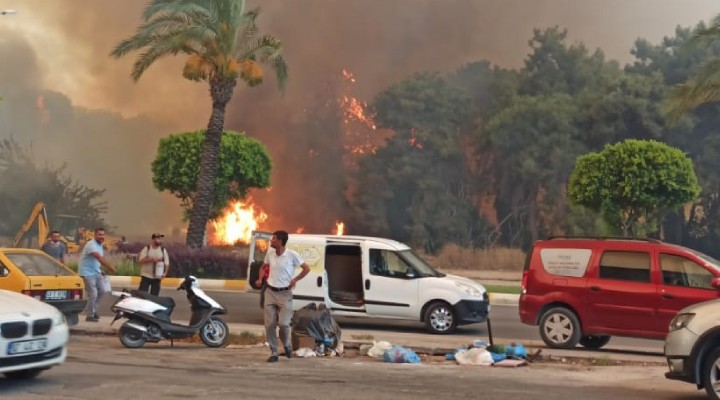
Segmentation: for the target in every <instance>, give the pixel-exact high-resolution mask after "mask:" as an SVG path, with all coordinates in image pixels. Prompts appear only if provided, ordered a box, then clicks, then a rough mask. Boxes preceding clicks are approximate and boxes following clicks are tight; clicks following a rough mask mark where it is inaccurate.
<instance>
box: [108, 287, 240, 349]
mask: <svg viewBox="0 0 720 400" xmlns="http://www.w3.org/2000/svg"><path fill="white" fill-rule="evenodd" d="M177 290H185V291H186V292H187V298H188V301H190V306H191V309H192V316H191V317H190V324H189V325H179V324H175V323H173V322H171V321H170V314H172V311H173V308H175V300H173V298H172V297H158V296H153V295H151V294H148V293H146V292H140V291H137V290H131V291H129V292H112V294H113V295H114V296H117V297H119V298H120V299H118V301H116V302H115V304H113V306H112V308H111V309H112V311H113V312H114V313H115V319H113V321H112V323H115V321H117V320H118V319H120V318H126V319H127V321H125V323H124V324H123V325H122V326H121V327H120V332H119V334H120V342H121V343H122V344H123V345H124V346H125V347H129V348H133V349H134V348H139V347H142V346H143V345H144V344H145V342H159V341H160V340H162V339H170V342H171V345H172V344H173V342H172V341H173V339H182V338H188V337H192V336H194V335H195V334H196V333H199V335H200V340H202V342H203V343H205V345H206V346H208V347H224V346H226V345H227V342H228V340H229V338H230V335H229V333H230V332H229V329H228V326H227V324H226V323H225V321H223V320H222V319H220V318H219V317H217V315H218V314H226V313H227V309H225V307H223V306H222V305H220V304H219V303H218V302H216V301H215V300H213V299H212V298H211V297H210V296H208V295H207V294H205V292H204V291H203V290H202V289H200V287H199V285H198V280H197V278H195V277H194V276H187V277H185V280H184V281H183V282H182V283H181V284H180V286H179V287H178V288H177ZM112 323H111V325H112Z"/></svg>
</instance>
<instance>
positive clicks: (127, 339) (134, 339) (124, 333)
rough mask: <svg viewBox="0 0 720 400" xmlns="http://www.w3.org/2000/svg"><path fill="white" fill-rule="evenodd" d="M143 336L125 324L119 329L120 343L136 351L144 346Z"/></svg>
mask: <svg viewBox="0 0 720 400" xmlns="http://www.w3.org/2000/svg"><path fill="white" fill-rule="evenodd" d="M145 341H146V339H145V335H143V333H142V332H138V330H137V329H135V328H131V327H129V326H127V323H125V324H123V326H121V327H120V343H122V344H123V346H125V347H127V348H130V349H138V348H140V347H143V345H144V344H145Z"/></svg>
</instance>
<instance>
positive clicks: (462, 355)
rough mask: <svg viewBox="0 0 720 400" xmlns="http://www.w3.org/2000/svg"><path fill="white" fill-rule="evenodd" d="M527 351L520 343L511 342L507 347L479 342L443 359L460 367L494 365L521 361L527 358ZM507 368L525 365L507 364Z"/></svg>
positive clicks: (459, 349) (456, 350)
mask: <svg viewBox="0 0 720 400" xmlns="http://www.w3.org/2000/svg"><path fill="white" fill-rule="evenodd" d="M527 355H528V354H527V350H526V349H525V347H524V346H523V345H522V344H520V343H515V342H511V343H510V344H509V345H507V346H504V345H489V346H488V344H487V343H486V342H484V341H481V340H476V341H475V342H473V344H472V346H470V347H469V348H466V347H462V348H458V349H455V351H454V352H453V353H448V354H446V355H445V358H446V359H448V360H455V361H456V362H457V363H458V364H461V365H484V366H489V365H496V364H499V363H503V362H504V361H505V360H512V361H517V360H522V361H524V360H525V359H526V358H527ZM505 364H507V365H508V366H520V365H525V363H524V362H521V363H517V362H507V363H505Z"/></svg>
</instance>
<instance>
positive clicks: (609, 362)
mask: <svg viewBox="0 0 720 400" xmlns="http://www.w3.org/2000/svg"><path fill="white" fill-rule="evenodd" d="M591 363H592V364H593V365H595V366H598V367H611V366H613V365H617V362H615V360H613V359H612V358H610V357H608V356H604V357H598V358H594V359H592V361H591Z"/></svg>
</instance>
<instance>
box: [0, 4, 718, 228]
mask: <svg viewBox="0 0 720 400" xmlns="http://www.w3.org/2000/svg"><path fill="white" fill-rule="evenodd" d="M145 4H146V1H145V0H125V1H115V0H54V1H47V0H16V1H10V0H0V8H14V9H17V10H18V14H17V15H15V16H6V17H0V59H2V60H3V67H2V72H1V74H2V75H0V96H2V97H3V98H4V100H3V101H2V103H0V136H2V135H9V134H13V135H14V136H15V137H16V138H23V139H24V140H27V141H32V142H33V143H34V145H35V148H36V149H40V148H42V149H43V151H42V153H40V154H39V155H41V156H44V157H47V160H49V161H52V162H55V163H58V162H67V164H68V171H69V172H71V173H72V174H73V176H74V177H76V178H77V179H78V180H80V182H81V183H82V184H85V185H89V186H94V187H100V188H107V190H108V192H107V200H108V202H109V214H108V220H109V221H110V223H111V224H114V225H117V226H118V228H119V231H121V232H124V233H128V234H133V233H143V234H145V233H147V232H148V231H156V230H161V229H171V228H172V227H178V226H181V225H182V223H181V221H180V216H181V212H180V208H179V205H178V201H176V200H175V199H174V198H172V197H171V196H169V195H165V194H158V193H157V192H156V191H155V189H153V187H152V184H151V182H150V171H149V164H150V162H151V160H152V158H153V155H154V152H155V149H156V147H157V141H158V139H159V138H160V137H162V136H165V135H167V134H169V133H177V132H182V131H189V130H196V129H199V128H203V127H205V126H206V124H207V119H208V117H209V112H210V101H209V97H208V93H207V86H206V84H199V83H193V82H189V81H187V80H184V79H182V77H181V75H180V74H181V71H182V63H183V61H184V60H183V59H182V58H180V57H177V58H168V59H164V60H161V61H160V62H158V63H157V64H156V65H154V66H152V67H151V68H150V69H149V70H148V71H147V72H146V75H145V76H143V78H142V79H141V80H140V81H139V82H137V83H133V82H132V80H131V79H130V78H129V73H130V70H131V65H132V62H133V61H134V58H133V56H134V55H131V56H130V57H127V58H124V59H121V60H114V59H112V58H110V57H109V56H108V53H109V52H110V50H111V49H112V48H113V46H114V45H116V44H117V43H118V41H120V40H121V39H124V38H126V37H128V36H129V35H131V34H132V33H133V32H134V30H135V28H136V27H137V26H138V25H139V23H140V14H141V13H142V10H143V8H144V5H145ZM254 5H260V6H261V7H262V10H263V13H262V15H261V16H260V18H259V20H258V23H259V26H260V28H261V31H262V32H263V33H269V34H272V35H274V36H276V37H278V38H280V39H281V40H282V41H283V43H284V45H285V49H286V50H285V56H286V59H287V61H288V64H289V66H290V80H289V81H288V86H287V90H286V93H285V94H284V95H281V94H280V93H279V92H278V90H277V87H276V82H275V80H274V79H273V78H268V79H267V82H266V83H265V84H264V85H262V86H260V87H258V88H252V89H250V88H247V87H243V86H241V85H238V88H237V89H236V92H235V97H234V99H233V101H232V103H231V104H230V105H229V107H228V110H227V127H228V128H229V129H234V130H240V131H245V132H247V134H248V135H250V136H254V137H257V138H259V139H260V140H261V141H262V142H263V143H265V144H266V145H267V146H268V147H269V149H270V153H271V156H272V158H273V160H274V164H275V168H274V172H273V177H272V184H273V188H272V191H269V192H266V191H261V192H260V193H257V194H256V195H255V197H256V200H257V203H258V204H259V206H260V207H262V208H263V209H265V210H266V211H267V212H268V214H269V215H270V218H269V223H270V224H272V225H273V226H270V227H268V229H280V228H286V229H288V230H292V229H294V228H295V227H298V226H305V227H306V228H307V230H306V231H318V232H330V231H331V229H332V228H333V225H332V222H333V221H334V220H336V219H343V215H342V214H343V212H344V210H345V208H344V207H345V206H344V201H343V193H342V188H343V187H344V182H343V179H344V171H343V168H344V166H343V165H342V160H341V158H340V157H338V152H339V151H341V143H342V138H341V136H342V134H343V132H344V130H345V129H347V127H344V126H343V125H342V119H341V118H339V113H340V110H338V109H337V102H336V99H337V96H338V95H339V94H340V93H341V87H340V84H339V82H340V79H341V71H342V69H343V68H345V69H347V70H349V71H352V72H353V73H354V74H355V77H356V78H357V83H356V84H355V85H353V88H352V90H353V91H354V93H353V94H352V95H353V96H357V97H358V98H360V99H361V100H365V101H369V100H371V99H372V97H373V96H374V95H375V94H376V93H377V92H378V91H380V90H382V89H383V88H385V87H387V86H388V85H390V84H392V83H394V82H397V81H399V80H401V79H403V78H404V77H406V76H408V75H410V74H412V73H414V72H418V71H428V70H431V71H452V70H455V69H457V68H459V67H461V66H462V65H464V64H466V63H468V62H472V61H477V60H480V59H489V60H490V61H491V62H493V63H494V64H498V65H501V66H505V67H518V66H520V65H521V64H522V61H523V59H524V57H525V55H526V54H527V51H528V46H527V42H528V40H529V39H530V37H531V35H532V30H533V28H546V27H549V26H555V25H559V26H561V27H566V28H568V30H569V37H570V39H571V40H573V41H582V42H584V43H585V44H586V45H587V46H588V47H590V48H596V47H600V48H602V49H603V50H604V51H605V53H606V55H607V56H608V58H613V59H618V60H620V61H621V62H627V61H629V59H630V55H629V50H630V48H631V47H632V45H633V42H634V40H635V39H636V38H638V37H644V38H647V39H649V40H651V41H653V42H658V41H659V40H660V39H661V38H662V36H664V35H672V34H673V31H674V29H675V27H676V26H677V25H682V26H690V25H694V24H696V23H697V22H699V21H700V20H703V19H704V20H707V19H708V18H710V17H712V16H714V15H715V14H716V13H718V12H720V4H718V3H717V2H716V1H715V0H686V1H683V2H677V1H675V0H635V1H632V2H628V1H625V0H608V1H603V2H600V1H589V0H585V1H580V0H544V1H542V2H539V1H526V0H442V1H437V0H412V1H410V0H384V1H367V0H305V1H289V0H264V1H262V2H261V1H259V0H255V1H249V6H254ZM268 75H271V74H268ZM40 97H41V98H42V100H38V98H40ZM40 105H41V107H40ZM347 229H348V231H349V232H352V227H351V226H349V227H347Z"/></svg>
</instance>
